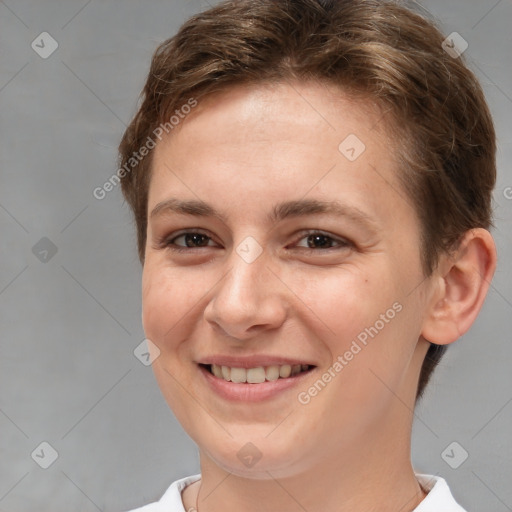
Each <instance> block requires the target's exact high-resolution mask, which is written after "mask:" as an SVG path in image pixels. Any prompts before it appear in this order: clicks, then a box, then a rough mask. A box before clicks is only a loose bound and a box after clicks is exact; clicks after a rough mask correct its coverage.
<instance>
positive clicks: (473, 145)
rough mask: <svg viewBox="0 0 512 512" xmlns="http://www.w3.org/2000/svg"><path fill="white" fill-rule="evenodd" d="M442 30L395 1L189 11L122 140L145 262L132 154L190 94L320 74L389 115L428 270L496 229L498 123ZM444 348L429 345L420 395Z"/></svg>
mask: <svg viewBox="0 0 512 512" xmlns="http://www.w3.org/2000/svg"><path fill="white" fill-rule="evenodd" d="M444 39H445V38H444V36H443V35H442V34H441V32H440V31H439V30H438V29H437V28H436V26H435V25H434V24H433V23H432V21H430V20H429V19H428V18H427V17H426V16H424V15H421V14H419V13H417V12H414V10H413V9H411V8H406V7H405V6H403V5H401V4H400V3H399V2H396V1H382V0H231V1H224V2H222V3H220V4H218V5H217V6H215V7H213V8H211V9H208V10H207V11H205V12H202V13H200V14H197V15H196V16H193V17H192V18H191V19H189V20H188V21H187V22H186V23H185V24H184V25H183V26H182V27H181V29H180V30H179V32H178V33H177V34H176V35H175V36H174V37H172V38H170V39H168V40H167V41H165V42H164V43H162V44H161V45H160V46H159V47H158V48H157V50H156V52H155V54H154V56H153V60H152V63H151V68H150V71H149V75H148V78H147V82H146V84H145V87H144V90H143V93H142V102H141V105H140V108H139V110H138V112H137V114H136V115H135V117H134V119H133V120H132V122H131V124H130V125H129V126H128V128H127V130H126V132H125V134H124V136H123V138H122V141H121V143H120V146H119V152H120V167H121V168H124V169H125V172H123V173H122V179H121V186H122V191H123V194H124V197H125V199H126V201H127V202H128V204H129V205H130V207H131V208H132V210H133V213H134V217H135V222H136V226H137V238H138V252H139V258H140V261H141V263H142V264H143V263H144V251H145V245H146V230H147V200H148V188H149V180H150V176H151V160H152V158H151V155H152V152H150V153H149V154H148V156H147V157H145V158H144V159H142V160H141V161H140V162H139V161H138V160H137V161H136V162H135V161H134V160H133V155H134V153H137V152H138V150H139V149H140V148H141V147H143V146H144V145H145V144H147V141H148V140H149V139H151V138H152V137H154V134H155V130H156V129H157V128H158V126H159V125H161V124H163V123H166V122H167V123H168V119H169V116H171V115H172V114H173V113H174V112H175V111H176V109H178V108H179V107H180V106H182V105H184V104H186V103H187V102H188V101H190V98H194V99H195V100H199V99H200V98H202V97H205V96H206V95H208V94H211V93H213V92H217V91H223V90H225V89H227V88H229V87H230V86H232V85H240V84H250V83H262V82H274V83H279V82H282V81H285V80H304V79H313V80H317V81H324V82H329V83H333V84H336V85H338V86H339V87H340V89H342V90H344V91H347V92H352V93H356V94H358V95H362V96H363V97H365V98H367V99H369V100H370V101H372V102H373V103H374V104H376V105H378V106H381V107H383V108H384V109H385V110H386V111H387V112H388V113H389V114H390V116H389V118H388V117H386V120H385V122H386V123H387V125H386V126H387V127H388V129H389V130H390V131H393V132H394V133H396V134H397V137H396V138H397V139H399V141H398V142H397V161H398V162H399V167H400V173H399V177H400V179H401V181H402V184H403V186H404V190H405V193H406V196H407V197H408V198H410V199H411V201H412V203H413V204H414V206H415V208H416V211H417V212H418V216H419V218H420V221H421V225H422V248H421V249H422V250H421V255H422V265H423V269H424V273H425V276H429V275H430V274H431V273H432V271H433V270H434V269H435V266H436V264H437V261H438V257H439V254H440V253H441V252H442V251H449V250H451V249H452V248H454V247H455V246H456V245H457V243H458V242H459V241H460V239H461V237H462V236H463V234H464V233H465V232H466V231H468V230H470V229H472V228H476V227H483V228H485V229H489V228H490V227H491V225H492V209H491V200H492V199H491V198H492V190H493V188H494V185H495V181H496V162H495V153H496V142H495V132H494V126H493V121H492V118H491V115H490V113H489V109H488V107H487V104H486V101H485V98H484V95H483V92H482V89H481V87H480V85H479V83H478V81H477V79H476V78H475V76H474V75H473V73H472V72H471V71H470V70H469V69H468V68H467V67H466V65H465V64H464V62H463V59H462V57H458V58H454V57H453V56H451V55H450V54H448V53H447V52H446V51H445V49H444V48H443V44H442V43H443V40H444ZM389 119H390V120H389ZM130 159H132V161H131V160H130ZM128 162H130V166H129V167H127V164H128ZM120 170H121V169H120ZM445 349H446V347H445V346H441V345H436V344H435V343H431V346H430V347H429V350H428V352H427V355H426V358H425V360H424V363H423V366H422V369H421V374H420V378H419V385H418V391H417V399H418V398H419V397H421V396H422V393H423V391H424V388H425V386H426V384H427V383H428V380H429V378H430V375H431V373H432V371H433V369H434V368H435V366H436V365H437V364H438V362H439V360H440V358H441V356H442V355H443V353H444V351H445Z"/></svg>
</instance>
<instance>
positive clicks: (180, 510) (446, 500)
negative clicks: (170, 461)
mask: <svg viewBox="0 0 512 512" xmlns="http://www.w3.org/2000/svg"><path fill="white" fill-rule="evenodd" d="M200 478H201V475H200V474H197V475H192V476H187V477H185V478H181V479H180V480H176V481H175V482H173V483H172V484H171V486H170V487H169V488H168V489H167V491H165V494H164V495H163V496H162V497H161V498H160V500H159V501H157V502H155V503H150V504H149V505H146V506H144V507H141V508H137V509H134V510H131V511H130V512H188V511H186V510H185V507H184V506H183V501H182V499H181V492H182V491H183V489H185V487H187V485H190V484H192V483H194V482H197V480H199V479H200ZM416 478H417V480H418V482H419V483H420V484H421V486H422V487H423V488H424V489H425V490H426V491H428V494H427V496H426V497H425V499H424V500H423V501H422V502H421V503H420V504H419V505H418V506H417V507H416V508H415V509H414V511H413V512H466V511H465V510H464V509H463V508H462V507H461V506H460V505H458V504H457V502H456V501H455V499H454V498H453V496H452V493H451V492H450V489H449V488H448V484H447V483H446V481H445V480H444V478H441V477H439V476H431V475H416Z"/></svg>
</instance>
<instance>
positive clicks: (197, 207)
mask: <svg viewBox="0 0 512 512" xmlns="http://www.w3.org/2000/svg"><path fill="white" fill-rule="evenodd" d="M170 213H177V214H181V215H193V216H195V217H214V218H217V219H219V220H220V221H222V222H223V223H224V224H226V223H227V217H226V216H225V215H224V214H222V213H221V212H219V211H217V210H216V209H215V208H214V207H213V206H211V205H209V204H208V203H205V202H204V201H200V200H195V199H192V200H187V201H182V200H179V199H174V198H171V199H167V200H165V201H162V202H160V203H158V204H157V205H156V206H155V207H154V208H153V210H152V211H151V214H150V219H153V218H155V217H157V216H160V215H165V214H170ZM322 213H323V214H332V215H335V216H337V217H346V218H348V219H349V220H351V221H353V222H355V223H356V224H359V225H360V226H362V227H364V228H366V229H369V230H370V231H376V230H377V227H378V225H377V223H376V222H375V220H374V219H373V218H372V217H370V216H369V215H368V214H367V213H365V212H363V211H362V210H360V209H359V208H357V207H355V206H349V205H344V204H342V203H340V202H338V201H321V200H318V199H299V200H294V201H285V202H282V203H279V204H277V205H275V206H274V207H273V208H272V210H271V212H270V213H269V214H268V215H267V219H266V220H267V221H268V222H269V223H270V224H275V223H277V222H279V221H282V220H284V219H287V218H295V217H302V216H306V215H314V214H322Z"/></svg>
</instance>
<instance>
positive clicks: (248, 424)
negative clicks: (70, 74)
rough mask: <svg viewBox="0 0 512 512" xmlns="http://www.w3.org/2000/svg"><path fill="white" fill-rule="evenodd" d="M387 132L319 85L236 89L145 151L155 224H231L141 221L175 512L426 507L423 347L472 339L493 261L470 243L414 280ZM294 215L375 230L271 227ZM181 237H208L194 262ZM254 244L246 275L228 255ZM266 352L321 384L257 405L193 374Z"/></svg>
mask: <svg viewBox="0 0 512 512" xmlns="http://www.w3.org/2000/svg"><path fill="white" fill-rule="evenodd" d="M381 116H382V113H381V112H380V111H379V109H378V108H376V107H372V106H371V104H370V103H369V102H367V101H365V102H363V101H361V100H356V99H353V98H350V97H348V96H347V95H346V94H344V93H343V92H342V91H340V90H339V89H336V88H334V87H331V86H327V85H325V84H316V83H308V84H297V83H295V84H279V85H273V86H269V85H258V86H251V87H247V86H245V87H233V88H231V89H230V90H229V91H224V92H221V93H217V94H215V95H214V96H210V97H207V98H205V99H203V100H201V102H200V103H199V105H198V107H196V108H195V109H194V111H193V112H192V113H191V114H189V115H188V116H187V118H186V119H185V120H184V121H182V123H181V124H180V125H179V126H178V127H177V129H175V130H174V131H173V132H172V133H171V135H170V136H169V137H168V138H167V139H164V140H162V142H160V143H159V144H158V145H157V147H156V148H155V150H154V155H153V167H152V178H151V183H150V189H149V198H148V212H149V213H151V212H152V211H153V209H154V208H155V206H156V205H158V204H159V203H161V202H163V201H166V200H168V199H170V198H176V199H181V200H202V201H205V202H207V203H208V204H210V205H211V206H212V207H214V208H215V209H217V210H218V211H219V212H221V213H222V214H223V215H224V217H225V220H220V219H218V218H215V217H210V216H207V217H202V216H192V215H183V214H178V213H175V212H167V213H160V214H158V215H154V216H153V217H150V218H149V221H148V231H147V234H148V237H147V245H146V251H145V263H144V269H143V283H142V291H143V326H144V330H145V333H146V336H147V338H149V339H150V340H151V341H152V342H153V343H154V344H155V345H156V346H157V347H158V349H159V350H160V354H159V356H158V357H157V358H156V359H155V361H154V362H153V369H154V372H155V375H156V378H157V381H158V383H159V386H160V388H161V390H162V393H163V395H164V397H165V399H166V401H167V402H168V404H169V406H170V407H171V409H172V410H173V411H174V413H175V415H176V417H177V418H178V420H179V421H180V423H181V424H182V426H183V427H184V429H185V430H186V431H187V433H188V434H189V435H190V436H191V437H192V439H193V440H194V441H195V442H196V443H197V445H198V447H199V452H200V461H201V473H202V479H201V481H200V482H197V483H196V484H193V485H190V486H189V487H187V488H186V489H185V491H184V492H183V495H182V497H183V500H184V505H185V508H186V510H188V509H190V508H191V507H194V508H197V509H198V510H199V511H200V512H220V511H221V510H222V511H223V512H226V511H228V512H229V511H235V510H237V511H239V510H243V511H245V512H252V511H255V512H256V511H258V512H260V511H261V510H281V511H284V512H286V511H290V512H291V511H299V510H304V509H305V510H307V511H308V512H316V511H320V510H321V511H322V512H334V511H336V512H348V511H350V512H358V511H363V510H364V511H366V512H368V511H372V510H379V511H380V512H385V511H396V510H402V511H404V512H405V511H411V510H413V509H414V508H415V507H416V506H417V505H418V504H419V503H420V502H421V500H422V499H424V497H425V493H424V492H423V491H422V489H421V488H420V486H419V484H418V482H417V480H416V479H415V477H414V472H413V468H412V466H411V462H410V436H411V425H412V417H413V409H414V402H415V394H416V387H417V381H418V376H419V371H420V368H421V364H422V362H423V359H424V356H425V354H426V351H427V348H428V342H427V341H426V340H432V341H435V342H436V343H440V344H441V343H451V342H453V341H455V339H457V338H458V337H459V336H460V335H461V334H463V333H464V332H465V331H467V329H469V327H470V325H471V323H472V322H473V320H474V319H475V317H476V315H477V314H478V311H479V310H480V307H481V305H482V302H483V300H484V297H485V294H486V292H487V287H488V284H487V283H488V282H489V281H490V280H491V278H492V274H493V272H494V268H495V262H496V256H495V249H494V244H493V241H492V238H491V236H490V235H489V233H488V232H487V231H486V230H483V229H475V230H472V231H471V232H468V233H467V234H466V236H465V238H464V240H463V242H462V244H461V248H460V250H459V251H458V252H457V253H455V254H454V255H451V256H448V255H443V256H442V258H441V260H440V262H439V266H438V268H437V269H436V271H435V272H434V274H433V275H432V276H430V277H429V278H425V276H424V274H423V271H422V267H421V262H420V224H419V221H418V217H417V215H416V212H415V209H414V206H413V205H412V204H411V202H410V201H409V200H408V199H407V197H406V195H405V192H403V191H402V190H401V187H400V185H399V182H398V178H397V172H398V171H397V165H396V162H395V159H394V154H395V153H394V151H395V150H394V149H393V144H392V142H393V141H392V140H389V139H388V136H387V135H386V130H385V125H384V123H383V122H378V121H379V119H381ZM349 134H356V135H357V137H358V138H359V139H360V140H361V141H363V142H364V144H365V146H366V150H365V151H364V152H363V153H362V154H361V155H360V156H359V157H358V158H357V159H356V160H355V161H349V160H348V159H347V158H346V157H345V156H344V155H343V154H342V153H341V152H340V151H339V150H338V146H339V144H340V142H342V141H343V140H344V139H345V138H346V137H347V136H348V135H349ZM300 199H319V200H336V201H338V202H340V203H342V204H343V205H345V206H348V207H350V208H357V209H358V210H360V211H362V212H364V214H365V215H366V216H367V217H368V218H369V219H371V227H370V226H363V225H361V224H360V223H358V222H356V221H355V220H354V219H353V218H350V217H347V216H343V217H338V216H335V215H333V214H330V213H322V214H309V215H306V216H298V217H293V218H287V219H284V220H282V221H279V222H277V223H269V221H268V220H267V218H266V217H267V214H268V213H269V212H271V210H272V208H273V207H274V205H276V204H277V203H279V202H282V201H291V200H300ZM183 230H189V231H193V232H197V231H200V232H201V233H203V234H206V235H207V236H208V237H210V238H206V239H202V240H203V241H202V242H201V241H200V242H196V245H195V246H192V247H188V248H187V246H186V245H185V244H186V241H185V239H184V237H180V238H177V237H178V236H179V235H181V234H183ZM304 230H321V231H322V233H323V234H325V235H328V236H330V237H331V238H332V239H333V240H332V241H330V242H328V245H327V246H329V245H330V244H332V248H329V249H326V248H325V246H322V242H320V243H318V242H317V245H316V246H314V245H313V247H314V248H313V249H310V250H309V252H308V250H307V247H308V233H304ZM248 236H251V237H253V238H254V239H255V240H256V241H257V242H258V243H259V245H260V246H261V248H262V249H263V252H262V253H261V255H260V256H259V257H258V258H257V259H256V260H255V261H253V262H252V263H247V262H246V261H244V259H242V258H241V257H240V256H239V254H238V253H237V252H236V249H237V247H238V246H239V245H240V244H241V242H242V241H244V239H245V238H246V237H248ZM162 240H167V241H168V242H171V241H172V243H174V244H176V245H177V246H181V247H180V248H181V249H185V252H181V253H180V252H176V251H174V250H172V248H171V247H172V246H168V247H166V246H165V245H164V244H163V243H161V241H162ZM205 240H206V241H205ZM327 240H328V241H329V240H330V239H327ZM344 240H346V241H348V244H347V243H337V241H341V242H343V241H344ZM323 242H325V239H323ZM395 303H399V304H400V305H401V307H402V309H401V311H400V312H399V313H397V314H396V315H395V316H394V318H393V319H392V320H390V321H389V322H387V323H386V324H385V326H384V328H382V329H381V330H380V331H379V333H378V334H377V335H376V336H375V337H374V338H373V339H371V341H370V342H369V343H368V344H367V346H365V347H364V348H363V349H362V350H361V351H360V352H359V353H358V354H357V355H355V356H354V358H353V359H352V360H351V361H350V362H349V363H348V364H347V365H346V366H344V367H343V369H342V371H340V372H339V373H337V374H336V377H335V378H333V379H332V380H331V382H329V383H328V384H327V385H326V386H325V388H324V389H322V390H321V392H319V393H318V394H317V395H316V396H314V397H313V398H312V399H311V400H310V402H309V403H308V404H306V405H304V404H302V403H300V402H299V401H298V399H297V394H298V392H300V391H304V390H307V389H308V388H309V387H310V386H311V385H313V384H314V383H315V381H317V380H318V379H319V378H320V377H321V376H322V374H323V373H324V372H325V371H327V370H328V368H329V367H331V366H332V365H333V362H334V361H336V358H337V357H338V356H339V355H343V354H344V353H345V352H346V351H347V350H348V349H349V348H350V346H351V343H352V342H353V340H354V339H356V337H357V335H358V334H359V333H361V332H362V331H364V330H365V328H368V327H370V326H373V325H375V323H376V321H377V320H378V319H379V318H381V316H380V315H382V314H384V313H385V312H386V311H387V310H388V309H389V308H391V307H392V305H393V304H395ZM261 353H264V354H270V355H279V356H285V357H297V355H300V357H301V358H303V359H304V360H305V361H308V362H309V363H310V364H314V365H315V366H316V369H315V370H314V371H313V372H312V373H311V374H309V375H308V376H307V382H306V384H304V385H301V386H300V388H296V387H295V388H292V389H291V390H286V391H284V392H282V393H281V394H279V395H277V396H274V397H272V398H271V399H268V400H265V401H262V402H259V403H250V404H248V403H245V402H232V401H228V400H226V399H224V398H221V397H219V396H218V395H216V394H215V393H214V392H213V391H212V390H211V389H210V388H209V387H208V386H207V385H206V384H205V383H204V382H203V379H202V378H200V377H201V375H200V374H199V369H198V366H197V364H196V362H197V361H199V360H201V358H204V357H208V356H211V355H213V354H223V355H226V354H228V355H254V354H261ZM248 442H251V443H252V444H254V445H255V446H256V447H257V449H258V450H259V452H260V453H261V454H262V457H261V459H260V460H259V461H258V462H257V463H256V464H254V465H253V466H252V467H246V466H245V465H244V464H243V463H242V462H241V460H240V459H239V458H238V457H237V453H238V452H239V450H240V449H241V448H242V447H243V446H244V445H245V444H246V443H248Z"/></svg>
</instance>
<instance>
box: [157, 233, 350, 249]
mask: <svg viewBox="0 0 512 512" xmlns="http://www.w3.org/2000/svg"><path fill="white" fill-rule="evenodd" d="M186 235H204V236H206V237H207V238H208V241H210V240H213V239H212V238H211V237H210V236H208V235H207V234H206V233H204V232H202V231H183V232H182V233H179V234H177V235H176V236H173V237H172V238H169V237H165V238H162V239H161V240H159V241H158V247H160V248H167V249H170V250H171V251H173V252H177V253H183V252H189V251H190V250H194V249H206V248H209V247H211V246H200V247H183V246H177V245H175V244H174V241H175V240H176V239H178V238H181V237H182V236H186ZM312 235H319V236H323V237H325V238H327V239H330V240H331V241H332V242H335V243H337V244H338V246H334V247H327V248H325V249H323V248H321V247H319V248H312V247H300V249H301V250H302V251H306V252H317V253H318V252H319V251H321V252H327V251H329V252H330V251H331V250H336V249H338V250H339V249H346V248H349V247H354V244H353V243H352V242H350V241H349V240H346V239H343V238H335V237H333V236H331V235H329V234H327V233H324V232H322V231H318V230H314V229H313V230H307V231H305V232H303V233H302V234H301V237H300V238H298V239H297V241H296V242H295V243H297V242H299V241H301V240H302V239H304V238H307V237H309V236H312Z"/></svg>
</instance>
